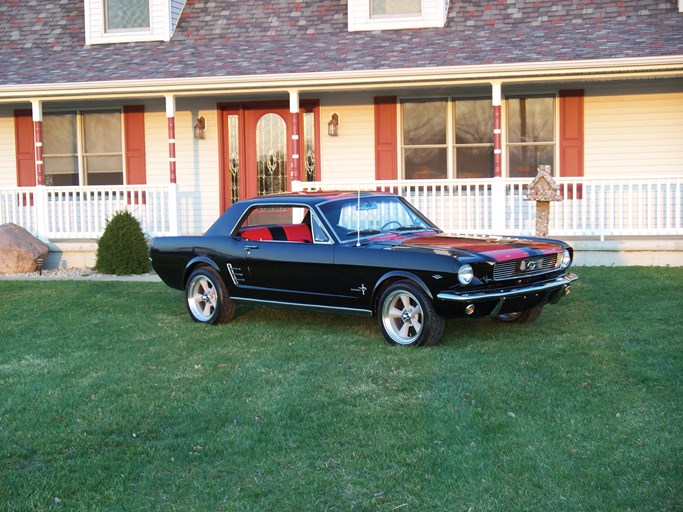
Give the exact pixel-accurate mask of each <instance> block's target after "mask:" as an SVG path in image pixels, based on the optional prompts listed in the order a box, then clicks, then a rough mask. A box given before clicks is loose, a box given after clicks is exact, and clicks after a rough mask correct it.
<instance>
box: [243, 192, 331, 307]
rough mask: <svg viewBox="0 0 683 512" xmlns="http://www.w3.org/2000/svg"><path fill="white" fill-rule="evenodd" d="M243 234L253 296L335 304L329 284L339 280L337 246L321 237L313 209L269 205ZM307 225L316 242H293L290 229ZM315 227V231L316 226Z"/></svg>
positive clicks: (247, 287)
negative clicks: (336, 265) (335, 260)
mask: <svg viewBox="0 0 683 512" xmlns="http://www.w3.org/2000/svg"><path fill="white" fill-rule="evenodd" d="M245 224H246V225H247V226H245V227H243V228H242V229H241V230H240V233H241V236H242V237H243V238H244V239H242V240H241V241H240V243H241V244H242V250H243V254H244V261H245V265H244V283H243V286H242V288H244V292H245V293H248V295H249V297H251V298H253V299H258V300H262V301H270V302H282V303H303V304H321V305H330V304H334V302H335V301H334V298H333V294H331V293H330V290H329V283H330V279H331V278H332V276H333V275H334V245H333V244H332V242H331V239H330V238H329V237H328V236H323V237H320V236H316V233H318V234H319V232H318V231H317V229H320V225H319V223H317V221H316V220H315V219H314V218H313V215H312V214H311V212H310V211H309V210H308V208H305V207H300V206H282V205H277V206H267V207H259V208H257V209H254V210H253V211H252V212H250V214H249V217H248V219H247V221H246V222H245ZM301 224H306V225H307V226H308V229H309V230H312V232H313V234H312V235H311V238H310V240H311V241H310V242H308V241H301V240H291V239H288V237H287V233H286V229H285V228H289V227H297V225H301ZM314 226H315V227H314Z"/></svg>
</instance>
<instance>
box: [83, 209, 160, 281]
mask: <svg viewBox="0 0 683 512" xmlns="http://www.w3.org/2000/svg"><path fill="white" fill-rule="evenodd" d="M95 270H97V271H98V272H102V273H103V274H115V275H117V276H124V275H130V274H144V273H145V272H149V270H150V263H149V250H148V249H147V241H146V240H145V235H144V234H143V232H142V228H141V227H140V223H139V222H138V220H137V219H136V218H135V217H134V216H133V215H132V214H131V213H130V212H128V211H125V210H122V211H119V212H116V213H115V214H114V216H113V217H112V218H111V219H109V221H108V222H107V225H106V227H105V228H104V233H103V234H102V237H101V238H100V239H99V240H98V241H97V256H96V262H95Z"/></svg>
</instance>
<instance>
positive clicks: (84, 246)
mask: <svg viewBox="0 0 683 512" xmlns="http://www.w3.org/2000/svg"><path fill="white" fill-rule="evenodd" d="M564 240H565V241H566V242H567V243H569V244H570V245H571V246H572V247H574V250H575V252H576V254H575V257H574V265H576V266H615V267H619V266H633V265H643V266H654V267H683V237H679V236H672V237H638V238H630V237H623V238H618V237H613V238H610V239H605V240H600V239H599V238H590V237H576V238H565V239H564ZM48 247H49V248H50V252H49V253H48V256H47V259H46V260H45V264H44V268H45V269H54V268H69V267H75V268H86V267H90V268H91V267H94V266H95V256H96V254H97V240H54V241H52V242H49V243H48Z"/></svg>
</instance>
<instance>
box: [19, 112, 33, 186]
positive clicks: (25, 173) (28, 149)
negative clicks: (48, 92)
mask: <svg viewBox="0 0 683 512" xmlns="http://www.w3.org/2000/svg"><path fill="white" fill-rule="evenodd" d="M14 136H15V140H16V146H15V147H16V155H17V185H18V186H20V187H35V186H36V147H35V143H34V139H33V114H32V112H31V110H15V111H14Z"/></svg>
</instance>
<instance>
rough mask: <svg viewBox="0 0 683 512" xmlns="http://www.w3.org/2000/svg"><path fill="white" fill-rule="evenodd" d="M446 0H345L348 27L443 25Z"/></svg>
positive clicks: (395, 27)
mask: <svg viewBox="0 0 683 512" xmlns="http://www.w3.org/2000/svg"><path fill="white" fill-rule="evenodd" d="M448 3H449V0H348V7H349V31H350V32H354V31H361V30H398V29H406V28H431V27H443V26H444V25H445V24H446V17H447V16H448Z"/></svg>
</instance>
